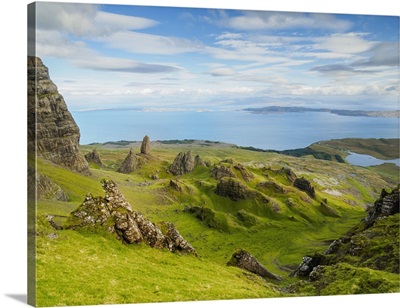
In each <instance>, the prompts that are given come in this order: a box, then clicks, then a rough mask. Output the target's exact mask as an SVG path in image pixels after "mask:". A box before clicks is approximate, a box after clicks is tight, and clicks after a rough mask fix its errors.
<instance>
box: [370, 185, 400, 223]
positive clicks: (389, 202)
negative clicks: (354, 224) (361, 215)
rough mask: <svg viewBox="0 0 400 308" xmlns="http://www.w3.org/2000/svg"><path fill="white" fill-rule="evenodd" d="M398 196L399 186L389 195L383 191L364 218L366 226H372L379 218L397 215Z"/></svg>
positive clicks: (399, 208) (398, 206) (399, 205)
mask: <svg viewBox="0 0 400 308" xmlns="http://www.w3.org/2000/svg"><path fill="white" fill-rule="evenodd" d="M399 194H400V188H399V186H398V187H396V188H395V189H393V190H392V192H390V193H388V192H387V191H386V190H385V189H383V190H382V192H381V195H380V197H379V198H378V199H377V200H376V201H375V203H374V206H373V207H372V208H371V209H370V210H369V212H368V215H367V217H366V218H365V222H366V223H367V226H371V225H373V224H374V223H375V221H376V220H377V219H378V218H379V217H387V216H389V215H394V214H396V213H399V211H400V202H399Z"/></svg>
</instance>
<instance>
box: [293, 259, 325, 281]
mask: <svg viewBox="0 0 400 308" xmlns="http://www.w3.org/2000/svg"><path fill="white" fill-rule="evenodd" d="M326 260H327V258H326V257H325V256H324V255H322V254H314V255H313V256H305V257H303V260H302V262H301V263H300V265H299V266H298V267H297V269H296V270H295V271H294V272H292V273H291V276H292V277H293V276H300V277H308V276H309V275H310V273H311V272H312V271H313V269H314V268H315V267H317V266H318V265H322V264H325V263H326Z"/></svg>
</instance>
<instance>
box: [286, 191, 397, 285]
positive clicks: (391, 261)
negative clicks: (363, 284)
mask: <svg viewBox="0 0 400 308" xmlns="http://www.w3.org/2000/svg"><path fill="white" fill-rule="evenodd" d="M399 206H400V205H399V187H397V188H395V189H394V190H393V191H392V192H391V193H388V192H386V191H385V190H383V191H382V193H381V196H380V198H379V199H378V200H377V201H376V202H375V203H374V206H373V208H372V209H371V210H370V211H369V213H368V216H367V217H366V218H365V219H364V221H362V222H360V223H359V224H357V225H356V226H355V227H354V228H353V229H351V230H350V231H348V232H347V233H346V234H345V235H343V236H342V237H341V238H339V239H337V240H334V241H333V242H332V243H331V244H330V245H329V247H328V248H327V249H326V250H325V252H324V253H323V254H319V253H315V254H314V255H312V256H305V257H303V261H302V263H301V264H300V265H299V266H298V268H297V269H296V270H295V271H294V272H293V273H292V274H291V275H292V276H301V277H308V278H309V279H310V281H316V280H318V279H321V277H323V273H324V268H325V266H331V265H335V264H337V263H339V262H348V263H350V264H352V265H353V266H361V267H369V268H372V269H375V270H384V271H387V272H392V273H399V270H400V268H399V262H400V258H399V253H400V252H399V250H400V249H399V220H398V213H399ZM396 214H397V215H396ZM349 260H350V261H349Z"/></svg>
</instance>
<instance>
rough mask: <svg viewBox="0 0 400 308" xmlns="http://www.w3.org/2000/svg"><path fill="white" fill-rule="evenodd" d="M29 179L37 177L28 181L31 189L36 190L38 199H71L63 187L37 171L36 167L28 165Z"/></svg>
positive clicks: (66, 200)
mask: <svg viewBox="0 0 400 308" xmlns="http://www.w3.org/2000/svg"><path fill="white" fill-rule="evenodd" d="M28 179H36V181H28V185H31V186H33V187H29V190H36V196H37V198H38V199H48V200H57V201H65V202H68V201H69V197H68V195H67V194H66V193H65V192H64V191H63V190H62V188H61V187H60V186H59V185H57V184H56V183H54V182H53V181H52V180H51V179H50V178H49V177H47V176H45V175H43V174H40V173H38V172H36V170H35V168H33V167H29V166H28Z"/></svg>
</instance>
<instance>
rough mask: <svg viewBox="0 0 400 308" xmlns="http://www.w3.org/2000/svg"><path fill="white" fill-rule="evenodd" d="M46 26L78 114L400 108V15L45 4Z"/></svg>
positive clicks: (42, 48)
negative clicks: (119, 110)
mask: <svg viewBox="0 0 400 308" xmlns="http://www.w3.org/2000/svg"><path fill="white" fill-rule="evenodd" d="M36 21H37V22H36V42H34V43H35V44H36V45H35V46H36V55H37V56H39V57H40V58H41V59H42V60H43V62H44V64H45V65H46V66H47V67H48V68H49V71H50V77H51V79H52V80H53V82H54V83H55V84H56V85H57V87H58V89H59V92H60V93H61V94H62V95H63V97H64V99H65V100H66V102H67V104H68V107H69V108H70V110H72V111H81V110H82V111H83V110H93V109H113V108H128V109H131V108H138V109H145V110H158V111H164V110H166V111H171V110H211V111H212V110H237V109H242V108H247V107H265V106H273V105H274V106H275V105H279V106H304V107H312V108H321V107H327V108H336V109H361V110H396V109H398V108H399V17H398V16H373V15H352V14H328V13H300V12H299V13H294V12H273V11H260V10H254V11H252V10H229V9H227V10H218V9H199V8H182V7H181V8H171V7H154V6H153V7H148V6H133V5H104V4H103V5H96V4H91V3H86V4H76V3H72V4H71V3H57V2H56V3H51V2H49V3H47V2H38V3H37V10H36ZM31 43H32V42H31Z"/></svg>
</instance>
